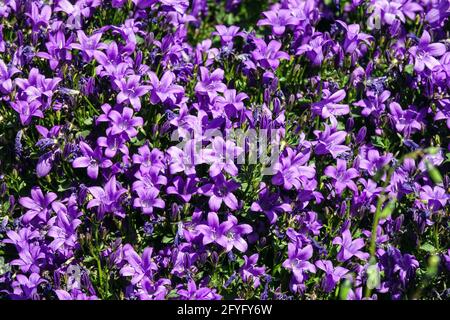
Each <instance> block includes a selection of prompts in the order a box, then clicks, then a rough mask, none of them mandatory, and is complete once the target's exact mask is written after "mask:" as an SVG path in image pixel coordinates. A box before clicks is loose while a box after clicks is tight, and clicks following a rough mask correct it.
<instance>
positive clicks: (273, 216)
mask: <svg viewBox="0 0 450 320" xmlns="http://www.w3.org/2000/svg"><path fill="white" fill-rule="evenodd" d="M260 189H261V192H260V193H259V200H258V201H257V202H253V203H252V205H251V207H250V209H251V210H252V211H255V212H263V213H264V214H265V215H266V216H267V219H269V222H270V224H274V223H275V222H276V221H277V219H278V214H280V213H283V212H291V211H292V208H291V206H290V205H289V204H287V203H280V201H279V197H280V196H279V195H278V194H277V193H271V192H270V190H269V188H268V187H267V186H266V185H265V184H264V183H261V186H260Z"/></svg>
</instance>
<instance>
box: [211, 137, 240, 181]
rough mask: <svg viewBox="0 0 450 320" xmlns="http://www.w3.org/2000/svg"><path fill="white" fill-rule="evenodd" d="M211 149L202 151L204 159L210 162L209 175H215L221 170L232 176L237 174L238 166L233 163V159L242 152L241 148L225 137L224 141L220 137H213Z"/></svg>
mask: <svg viewBox="0 0 450 320" xmlns="http://www.w3.org/2000/svg"><path fill="white" fill-rule="evenodd" d="M211 144H212V149H207V150H205V151H204V156H203V158H204V161H205V162H206V163H210V164H211V166H210V168H209V175H210V176H211V177H213V178H214V177H216V176H217V175H219V174H221V173H222V170H224V171H225V172H227V173H229V174H230V175H232V176H236V175H237V174H238V168H237V167H236V165H235V164H234V161H235V159H236V158H237V157H238V156H239V155H240V154H241V153H242V152H243V150H242V148H240V147H237V146H236V144H235V143H234V142H232V141H230V140H228V139H227V141H226V142H225V141H224V140H223V138H222V137H215V138H214V140H213V141H212V143H211Z"/></svg>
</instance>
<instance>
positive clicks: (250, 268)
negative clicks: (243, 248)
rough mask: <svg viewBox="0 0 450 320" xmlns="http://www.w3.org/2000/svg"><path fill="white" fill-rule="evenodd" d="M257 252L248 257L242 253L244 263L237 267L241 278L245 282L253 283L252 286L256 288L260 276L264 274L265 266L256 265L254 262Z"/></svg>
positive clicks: (257, 257)
mask: <svg viewBox="0 0 450 320" xmlns="http://www.w3.org/2000/svg"><path fill="white" fill-rule="evenodd" d="M258 259H259V254H257V253H255V254H253V255H251V256H250V257H247V256H246V255H244V264H243V265H242V267H241V268H240V269H239V273H240V275H241V278H242V280H243V281H244V282H245V283H249V282H251V283H253V287H254V288H258V287H259V285H260V284H261V281H260V277H261V275H263V274H265V272H266V268H265V267H257V266H256V263H257V262H258Z"/></svg>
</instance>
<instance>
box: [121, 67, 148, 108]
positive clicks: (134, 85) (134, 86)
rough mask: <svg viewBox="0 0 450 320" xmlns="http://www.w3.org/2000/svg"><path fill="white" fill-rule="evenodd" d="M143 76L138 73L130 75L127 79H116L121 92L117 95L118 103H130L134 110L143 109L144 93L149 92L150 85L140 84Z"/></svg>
mask: <svg viewBox="0 0 450 320" xmlns="http://www.w3.org/2000/svg"><path fill="white" fill-rule="evenodd" d="M140 80H141V77H140V76H137V75H131V76H128V78H127V79H124V78H122V79H120V80H114V83H115V84H116V85H117V87H118V88H119V90H120V92H119V94H118V95H117V103H124V102H128V103H130V104H131V105H132V106H133V108H134V110H136V111H139V110H140V109H141V99H140V97H142V96H143V95H145V94H146V93H147V92H149V90H150V87H149V86H143V85H141V84H140Z"/></svg>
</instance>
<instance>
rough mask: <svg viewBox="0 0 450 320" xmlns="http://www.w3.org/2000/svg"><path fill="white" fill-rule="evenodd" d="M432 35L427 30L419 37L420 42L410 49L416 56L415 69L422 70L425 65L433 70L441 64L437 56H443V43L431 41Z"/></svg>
mask: <svg viewBox="0 0 450 320" xmlns="http://www.w3.org/2000/svg"><path fill="white" fill-rule="evenodd" d="M430 42H431V36H430V34H429V33H428V32H427V31H426V30H425V31H424V32H423V33H422V37H420V39H419V44H418V45H417V46H413V47H411V48H410V49H409V53H411V55H412V56H413V57H414V70H415V71H416V72H422V71H423V70H424V69H425V67H427V68H428V69H430V70H433V69H434V68H435V67H436V66H438V65H439V61H438V60H436V58H435V57H440V56H442V55H443V54H444V53H445V52H446V49H445V45H444V44H443V43H430Z"/></svg>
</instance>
